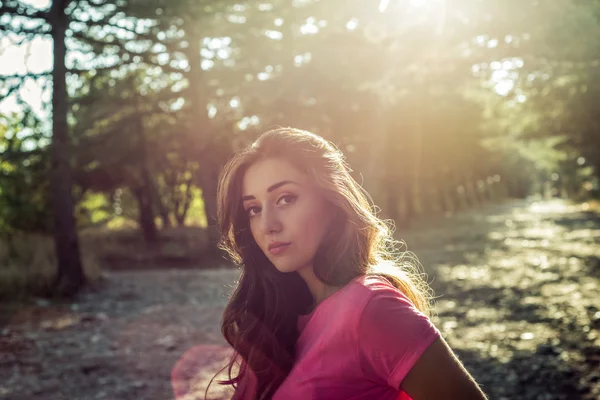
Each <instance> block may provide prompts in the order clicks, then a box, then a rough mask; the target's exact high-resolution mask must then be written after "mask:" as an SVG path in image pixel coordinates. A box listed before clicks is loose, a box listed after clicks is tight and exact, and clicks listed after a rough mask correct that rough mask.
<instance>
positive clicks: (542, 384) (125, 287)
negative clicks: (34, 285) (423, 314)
mask: <svg viewBox="0 0 600 400" xmlns="http://www.w3.org/2000/svg"><path fill="white" fill-rule="evenodd" d="M400 234H401V235H400V236H402V237H403V238H404V239H405V240H406V242H407V244H408V247H409V249H410V250H412V251H414V252H415V253H416V254H417V256H418V257H419V259H420V261H421V263H422V264H423V266H424V268H425V270H426V272H427V274H428V277H429V281H430V282H431V283H432V287H433V288H434V290H435V294H436V297H437V307H436V314H435V315H434V317H433V321H434V323H435V324H436V326H438V328H439V329H440V331H441V332H442V333H443V335H444V337H445V339H446V340H447V341H448V343H449V344H450V346H451V347H452V348H453V349H454V350H455V352H456V353H457V355H458V357H459V358H460V360H461V361H462V362H463V363H464V364H465V366H466V368H467V369H468V370H469V372H470V373H471V374H472V375H473V376H474V377H475V379H476V381H477V382H478V383H479V384H480V385H481V386H482V388H483V390H484V391H485V393H486V394H487V395H488V396H489V398H491V399H597V398H600V337H599V335H598V334H599V330H600V296H598V290H599V288H600V282H599V280H600V246H599V245H598V244H599V242H600V216H599V215H598V214H597V213H594V212H592V211H589V210H586V205H585V204H584V205H583V206H582V205H574V204H569V203H566V202H563V201H560V200H552V201H543V202H536V203H533V202H531V201H528V202H526V201H511V202H507V203H503V204H501V205H498V204H496V205H488V206H485V207H483V208H481V209H478V210H474V211H471V212H468V213H461V214H459V215H457V216H453V217H448V218H441V219H440V218H439V217H438V218H431V219H429V220H422V221H420V222H419V223H418V226H417V225H415V226H414V227H412V228H411V229H410V230H407V232H406V233H402V232H400ZM236 275H237V272H236V270H233V269H227V268H216V269H210V270H190V269H187V270H162V271H161V270H152V271H129V272H123V271H120V272H110V273H108V274H107V276H106V280H105V281H104V283H103V285H102V286H100V287H99V288H97V289H96V290H90V291H87V292H85V293H84V294H83V295H82V296H81V298H80V299H79V300H78V301H77V302H76V303H69V304H58V303H55V302H49V301H46V300H41V299H40V300H37V301H36V302H33V303H31V304H28V305H19V306H18V307H15V306H12V307H10V308H9V307H8V306H4V307H5V308H4V312H3V317H2V321H1V322H2V325H0V399H7V400H8V399H11V400H42V399H43V400H61V399H69V400H84V399H85V400H88V399H124V400H127V399H169V400H170V399H174V398H175V395H174V392H173V388H174V387H175V388H176V389H177V391H178V392H179V393H182V392H185V391H186V390H188V389H189V388H190V386H194V387H197V388H203V387H205V386H206V383H207V381H208V380H209V379H210V378H211V377H212V376H213V375H214V374H215V373H216V372H217V371H218V370H219V368H221V367H222V366H223V365H224V364H223V363H224V360H225V358H226V357H227V356H229V355H230V350H229V349H228V347H227V346H226V343H225V342H224V340H223V338H222V337H221V333H220V326H219V321H220V317H221V312H222V310H223V307H224V305H225V303H226V299H227V296H228V293H230V291H231V285H232V283H233V282H234V281H235V279H236ZM8 310H10V311H8ZM174 368H175V369H176V370H177V371H179V373H177V374H175V375H176V377H177V379H176V380H172V379H171V373H172V371H173V369H174ZM190 376H195V378H194V379H193V381H192V382H191V383H190V380H189V379H188V377H190ZM218 387H219V385H218V384H216V383H213V385H212V386H211V388H212V389H213V390H211V391H210V393H211V397H210V398H211V399H225V398H229V397H230V395H228V394H227V392H225V391H219V390H217V389H218ZM203 392H204V391H203V390H202V391H201V393H200V394H198V395H197V396H191V395H189V396H180V397H179V399H178V400H183V399H184V398H185V399H186V400H191V399H201V398H204V393H203Z"/></svg>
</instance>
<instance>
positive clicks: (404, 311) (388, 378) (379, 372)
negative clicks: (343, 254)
mask: <svg viewBox="0 0 600 400" xmlns="http://www.w3.org/2000/svg"><path fill="white" fill-rule="evenodd" d="M373 291H374V293H373V295H372V297H371V298H370V300H369V301H368V303H367V305H366V306H365V308H364V311H363V313H362V315H361V318H360V320H359V323H358V359H359V362H360V366H361V369H362V372H363V374H364V375H365V377H366V378H367V379H370V380H374V381H380V382H382V383H384V384H387V385H389V386H391V387H393V388H395V389H399V388H400V384H401V383H402V381H403V380H404V378H405V377H406V375H407V374H408V372H409V371H410V369H411V368H412V367H413V365H415V363H416V362H417V360H418V359H419V357H420V356H421V355H422V354H423V352H424V351H425V350H426V349H427V347H429V345H430V344H432V343H433V342H434V341H435V340H436V339H438V338H439V337H440V336H441V335H440V332H439V330H438V329H437V328H436V327H435V325H433V323H432V322H431V321H430V320H429V318H428V317H427V316H426V315H424V314H423V313H421V312H420V311H419V310H418V309H417V308H416V307H415V306H414V305H413V304H412V302H411V301H410V300H409V299H408V298H407V297H406V295H404V294H403V293H402V292H401V291H400V290H398V289H396V288H395V287H393V286H392V285H389V284H384V283H382V284H378V285H376V287H375V288H373Z"/></svg>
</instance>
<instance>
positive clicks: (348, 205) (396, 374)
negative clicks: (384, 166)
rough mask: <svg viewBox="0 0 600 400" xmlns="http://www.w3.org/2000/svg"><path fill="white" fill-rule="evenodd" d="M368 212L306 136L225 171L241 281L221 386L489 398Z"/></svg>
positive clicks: (291, 392) (315, 140)
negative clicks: (432, 319) (442, 333)
mask: <svg viewBox="0 0 600 400" xmlns="http://www.w3.org/2000/svg"><path fill="white" fill-rule="evenodd" d="M368 199H369V196H368V194H367V193H365V192H364V191H363V189H362V188H361V187H360V186H359V184H358V183H357V182H356V181H355V180H354V179H353V178H352V177H351V175H350V168H349V167H348V165H347V164H346V162H345V161H344V157H343V155H342V153H341V152H340V151H339V150H338V149H337V148H336V147H335V146H333V145H332V144H331V143H329V142H328V141H326V140H324V139H323V138H321V137H319V136H317V135H315V134H312V133H309V132H306V131H301V130H297V129H292V128H281V129H275V130H271V131H268V132H266V133H264V134H263V135H262V136H261V137H260V138H259V139H258V140H256V141H255V142H254V143H253V144H252V145H251V146H250V147H249V148H248V149H246V150H245V151H242V152H241V153H239V154H237V155H236V156H235V157H234V158H233V159H232V160H230V161H229V163H228V164H227V165H226V167H225V168H224V170H223V172H222V174H221V178H220V182H219V190H218V202H219V212H218V214H219V223H220V227H221V233H222V239H221V247H222V248H223V249H224V250H226V251H227V252H228V253H229V254H230V255H231V257H232V258H233V260H234V261H235V262H236V263H237V264H239V265H240V266H241V276H240V279H239V282H238V284H237V287H236V288H235V290H234V292H233V294H232V296H231V299H230V300H229V304H228V305H227V307H226V309H225V312H224V315H223V321H222V332H223V335H224V336H225V339H226V340H227V341H228V342H229V343H230V344H231V346H232V347H233V349H234V357H233V358H232V359H231V360H230V362H229V364H228V367H229V368H228V372H229V378H230V379H229V380H227V381H223V382H220V383H221V384H226V385H233V387H234V388H235V394H234V397H233V398H234V399H235V400H251V399H274V400H295V399H298V400H309V399H327V400H336V399H343V400H352V399H355V400H363V399H364V400H373V399H382V400H387V399H390V400H391V399H414V400H429V399H436V400H439V399H462V400H465V399H485V395H484V394H483V393H482V391H481V390H480V389H479V387H478V385H477V384H476V383H475V381H474V380H473V378H472V377H471V376H470V375H469V373H468V372H467V371H466V370H465V369H464V368H463V366H462V365H461V363H460V362H459V361H458V360H457V358H456V357H455V356H454V354H453V352H452V351H451V349H450V348H449V347H448V345H447V344H446V342H445V341H444V340H443V338H442V337H441V336H440V332H439V331H438V330H437V328H436V327H435V326H434V325H433V324H432V323H431V322H430V320H429V318H428V316H427V315H428V313H429V303H430V289H429V288H428V286H427V284H426V282H425V281H423V280H422V278H421V275H419V274H418V270H417V269H416V268H415V267H414V266H412V265H411V263H410V259H406V253H405V254H403V253H399V252H398V251H397V249H396V248H395V244H396V242H395V241H394V240H393V239H392V236H391V231H390V229H389V227H388V226H387V225H386V224H385V223H384V221H382V220H380V219H379V218H378V217H377V216H376V215H375V213H374V211H373V208H372V206H371V204H370V203H369V201H368ZM237 365H239V367H240V368H239V373H238V375H237V376H236V377H232V370H233V369H234V366H237Z"/></svg>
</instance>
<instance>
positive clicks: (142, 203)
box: [131, 185, 157, 245]
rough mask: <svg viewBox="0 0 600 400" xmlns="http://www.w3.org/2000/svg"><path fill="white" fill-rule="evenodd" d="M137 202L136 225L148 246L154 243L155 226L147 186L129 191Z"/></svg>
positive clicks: (155, 237) (155, 238)
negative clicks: (138, 226)
mask: <svg viewBox="0 0 600 400" xmlns="http://www.w3.org/2000/svg"><path fill="white" fill-rule="evenodd" d="M131 191H132V192H133V194H134V196H135V198H136V200H137V202H138V210H139V216H138V223H139V224H140V228H141V229H142V234H143V236H144V242H145V243H146V244H148V245H150V244H153V243H156V240H157V235H156V224H155V223H154V212H153V211H152V198H151V196H150V195H149V188H148V187H147V186H143V185H142V186H138V187H136V188H132V190H131Z"/></svg>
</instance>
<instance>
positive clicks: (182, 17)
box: [0, 0, 600, 291]
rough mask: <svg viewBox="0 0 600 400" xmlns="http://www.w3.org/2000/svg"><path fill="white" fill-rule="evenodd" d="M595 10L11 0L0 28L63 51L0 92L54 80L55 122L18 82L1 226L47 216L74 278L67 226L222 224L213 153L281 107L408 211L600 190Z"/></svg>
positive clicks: (3, 172)
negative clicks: (121, 221)
mask: <svg viewBox="0 0 600 400" xmlns="http://www.w3.org/2000/svg"><path fill="white" fill-rule="evenodd" d="M599 17H600V2H598V1H585V2H582V1H576V0H560V1H559V0H557V1H553V2H540V1H534V0H504V1H501V2H499V1H492V0H479V1H474V0H469V1H467V0H420V1H419V0H395V1H394V0H390V1H381V2H380V3H376V2H365V1H358V0H344V1H342V0H328V1H317V0H295V1H288V0H285V1H284V0H271V1H265V2H253V1H247V2H244V1H229V0H225V1H195V0H169V1H167V0H144V1H138V0H120V1H105V0H54V1H52V2H51V5H50V6H49V8H47V9H40V8H35V7H33V6H31V5H29V2H27V3H26V2H21V1H16V0H9V1H2V2H0V37H2V38H3V39H6V40H8V41H9V42H10V43H12V45H13V46H18V45H26V43H27V42H28V41H31V40H33V39H34V38H38V37H50V38H51V39H52V41H53V43H54V64H53V65H54V67H53V69H52V71H47V72H46V73H39V74H37V73H36V74H33V73H27V74H21V75H11V76H6V75H5V76H2V77H1V78H0V96H9V95H10V96H17V98H19V96H20V94H19V93H20V92H19V90H20V87H22V85H23V84H24V83H25V82H27V81H37V82H38V83H39V84H41V85H45V86H46V87H47V88H48V89H47V90H48V92H49V93H51V94H52V95H51V96H49V101H48V104H47V107H48V110H50V109H51V110H52V114H48V115H51V116H52V123H50V122H49V121H47V120H46V119H44V118H40V116H39V115H36V114H35V112H33V111H32V110H31V108H30V107H29V106H28V105H27V104H26V103H25V102H23V101H21V104H22V112H21V113H17V114H13V115H2V116H1V117H0V118H1V121H0V132H1V133H2V135H0V151H1V152H2V159H1V161H0V230H1V232H2V233H3V234H5V235H7V234H8V235H9V234H10V233H11V232H14V231H15V230H25V231H41V232H54V236H55V240H56V243H57V251H58V254H63V257H62V258H61V257H60V256H59V257H58V260H59V265H60V264H61V263H62V265H63V267H64V268H63V272H64V273H63V275H64V276H66V277H69V276H73V270H77V269H78V268H79V267H78V266H77V264H78V261H76V260H77V259H78V256H77V252H78V248H77V235H76V226H79V227H83V226H89V225H93V224H102V223H106V222H107V221H109V220H111V219H113V218H115V216H116V215H121V216H125V217H131V218H134V219H136V220H137V221H138V224H139V227H140V228H141V231H142V232H143V235H144V238H145V240H146V241H147V242H148V243H153V242H155V241H156V240H157V235H158V232H159V230H160V229H165V228H169V227H172V226H182V225H185V224H186V223H191V222H190V221H192V220H193V222H194V223H197V222H198V221H200V223H202V224H207V225H208V231H209V232H210V237H211V238H212V240H213V242H214V240H215V239H216V237H217V232H216V230H215V229H214V228H213V224H214V216H215V214H216V202H215V200H216V197H215V194H216V183H217V177H218V174H219V171H220V168H221V166H222V165H223V163H224V162H225V161H226V159H227V157H228V156H229V155H230V154H231V152H232V151H234V150H237V149H239V148H241V147H242V146H244V145H245V144H247V143H248V142H249V141H251V140H252V139H253V138H255V137H256V135H258V134H259V133H260V132H262V131H264V130H265V129H267V128H269V127H272V126H274V125H283V126H294V127H299V128H304V129H309V130H312V131H315V132H317V133H319V134H321V135H323V136H325V137H326V138H328V139H330V140H332V141H333V142H334V143H336V144H337V145H338V146H339V147H340V148H341V149H342V150H343V151H344V152H345V154H346V155H347V157H348V161H349V162H350V164H351V166H352V167H353V169H354V173H355V176H356V178H357V179H358V180H359V181H360V182H361V183H363V184H364V186H365V187H366V188H367V189H368V190H369V191H370V193H371V194H372V195H373V197H374V200H375V202H376V203H377V204H378V205H379V206H380V207H381V209H382V215H383V216H385V217H388V218H392V219H394V220H395V221H396V222H397V224H398V225H399V226H406V225H407V223H408V222H409V221H410V220H411V218H413V217H414V216H415V215H418V214H420V213H431V212H452V211H456V210H459V209H464V208H469V207H477V206H479V205H481V204H482V203H484V202H487V201H494V200H497V199H499V198H502V197H505V196H517V197H523V196H526V195H529V194H532V193H536V192H538V193H539V192H541V191H542V190H548V189H550V190H553V191H554V193H555V194H558V195H566V196H581V195H584V194H586V193H587V194H593V192H594V190H596V192H597V190H598V189H597V182H598V174H600V122H599V121H600V120H599V119H598V118H599V117H598V116H599V115H600V114H598V113H597V112H596V109H595V108H596V104H598V100H599V95H600V83H599V82H600V81H599V80H598V78H599V77H600V76H599V72H598V71H599V66H600V65H599V63H600V53H599V52H598V46H597V42H598V39H600V34H599V33H600V30H599V29H600V28H599V26H598V25H599V24H598V22H599V21H598V19H599ZM61 44H63V45H61ZM71 199H72V200H71ZM51 204H52V206H50V205H51ZM190 214H193V216H194V217H195V218H190ZM73 215H74V216H75V217H76V218H71V216H73ZM70 221H72V222H70ZM69 271H70V272H69ZM75 276H77V274H75ZM65 279H66V281H65V283H64V284H63V286H65V287H71V286H72V287H77V286H79V282H80V281H81V280H82V279H83V278H82V277H79V278H77V277H76V278H75V279H74V280H72V279H70V278H65ZM67 291H68V290H67Z"/></svg>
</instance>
